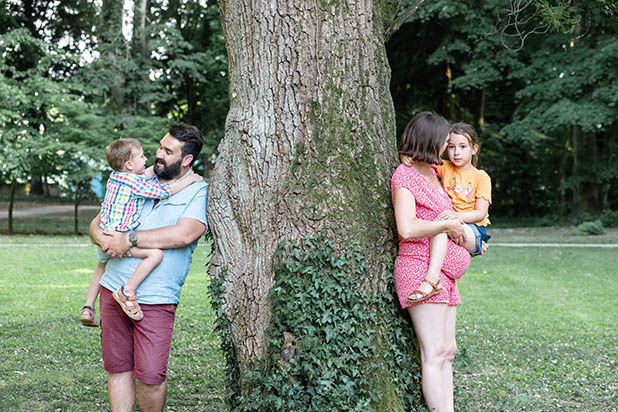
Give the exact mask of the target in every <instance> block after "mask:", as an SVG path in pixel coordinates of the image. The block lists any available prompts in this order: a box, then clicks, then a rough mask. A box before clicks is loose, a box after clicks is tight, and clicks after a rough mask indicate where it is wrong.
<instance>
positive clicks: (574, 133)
mask: <svg viewBox="0 0 618 412" xmlns="http://www.w3.org/2000/svg"><path fill="white" fill-rule="evenodd" d="M571 138H572V139H573V170H572V171H571V176H572V177H573V178H574V179H575V180H574V184H573V185H572V188H571V190H573V207H574V208H575V210H574V211H573V212H574V213H575V214H577V213H578V211H579V207H580V201H581V196H580V186H581V184H580V176H579V173H580V171H579V169H580V159H579V156H580V154H579V153H580V150H579V128H578V127H577V126H575V125H573V126H571Z"/></svg>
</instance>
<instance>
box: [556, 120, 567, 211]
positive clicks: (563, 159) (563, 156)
mask: <svg viewBox="0 0 618 412" xmlns="http://www.w3.org/2000/svg"><path fill="white" fill-rule="evenodd" d="M560 149H561V153H560V167H559V169H558V178H559V179H560V185H559V188H560V206H559V209H558V214H559V215H560V216H564V215H565V213H566V196H565V190H564V187H563V186H564V184H565V183H566V167H567V159H568V157H569V127H568V126H565V127H564V133H563V138H562V145H561V146H560Z"/></svg>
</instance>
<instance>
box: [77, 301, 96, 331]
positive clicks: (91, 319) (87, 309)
mask: <svg viewBox="0 0 618 412" xmlns="http://www.w3.org/2000/svg"><path fill="white" fill-rule="evenodd" d="M80 320H81V321H82V325H84V326H93V327H95V328H98V327H99V322H98V321H97V315H96V311H95V310H94V308H93V307H92V306H88V305H86V306H84V307H83V308H82V317H81V319H80Z"/></svg>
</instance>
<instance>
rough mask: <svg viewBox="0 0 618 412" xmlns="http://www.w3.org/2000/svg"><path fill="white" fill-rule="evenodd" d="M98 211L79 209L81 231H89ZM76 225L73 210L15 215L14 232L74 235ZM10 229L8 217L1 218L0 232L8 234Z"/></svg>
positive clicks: (22, 233)
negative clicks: (39, 214)
mask: <svg viewBox="0 0 618 412" xmlns="http://www.w3.org/2000/svg"><path fill="white" fill-rule="evenodd" d="M78 210H79V209H78ZM97 213H98V211H96V210H79V211H78V226H77V228H78V230H79V233H85V234H87V233H88V226H89V225H90V222H91V221H92V219H93V218H94V217H95V216H96V215H97ZM74 225H75V224H74V217H73V213H72V212H71V213H65V214H61V215H41V216H36V217H14V218H13V233H15V234H19V235H63V236H65V235H73V234H74V230H73V229H74ZM8 231H9V221H8V219H0V234H7V233H8Z"/></svg>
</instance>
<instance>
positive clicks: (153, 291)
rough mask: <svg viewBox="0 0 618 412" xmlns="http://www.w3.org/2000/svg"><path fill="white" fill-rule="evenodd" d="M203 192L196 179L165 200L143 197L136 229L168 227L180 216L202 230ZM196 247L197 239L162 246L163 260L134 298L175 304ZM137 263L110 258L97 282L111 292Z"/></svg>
mask: <svg viewBox="0 0 618 412" xmlns="http://www.w3.org/2000/svg"><path fill="white" fill-rule="evenodd" d="M185 176H186V175H185ZM183 178H184V176H183ZM207 191H208V184H207V183H206V182H198V183H193V184H192V185H189V186H188V187H187V188H185V189H183V190H181V191H180V192H178V193H176V194H175V195H172V196H171V197H169V198H167V199H165V200H161V201H159V203H157V204H156V205H155V201H154V200H147V201H146V203H145V204H144V210H143V211H142V214H141V217H140V220H141V224H140V225H139V226H138V227H137V229H136V230H149V229H159V228H162V227H165V226H172V225H175V224H176V223H177V222H178V221H179V220H180V219H183V218H190V219H195V220H198V221H200V222H202V223H204V224H205V225H206V229H208V222H207V220H206V194H207ZM138 236H139V233H138ZM196 247H197V240H196V241H195V242H193V243H191V244H189V245H187V246H185V247H181V248H177V249H163V260H162V261H161V263H159V265H158V266H157V267H156V268H155V269H154V270H153V271H152V272H151V273H150V275H148V277H147V278H146V279H145V280H144V281H143V282H142V283H141V285H140V286H139V287H138V288H137V297H138V299H137V301H138V302H139V303H144V304H151V305H156V304H169V303H172V304H177V303H178V302H179V300H180V290H181V288H182V285H183V284H184V283H185V279H186V277H187V274H188V273H189V267H190V266H191V259H192V256H193V251H194V250H195V248H196ZM140 262H141V259H138V258H131V257H126V258H123V259H118V258H111V259H110V260H109V261H108V262H107V264H106V265H105V273H104V274H103V277H102V278H101V282H100V284H101V286H103V287H104V288H106V289H109V290H110V291H112V292H113V291H115V290H117V289H119V288H120V287H121V286H123V285H124V284H125V283H127V280H129V278H130V277H131V275H132V274H133V272H134V271H135V269H136V268H137V265H138V264H139V263H140Z"/></svg>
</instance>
